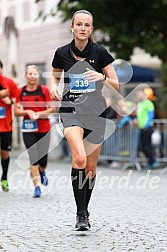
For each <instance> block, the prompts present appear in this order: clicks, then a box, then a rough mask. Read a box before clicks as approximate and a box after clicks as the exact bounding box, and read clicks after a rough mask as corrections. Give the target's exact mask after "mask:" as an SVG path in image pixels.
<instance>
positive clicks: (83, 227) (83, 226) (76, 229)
mask: <svg viewBox="0 0 167 252" xmlns="http://www.w3.org/2000/svg"><path fill="white" fill-rule="evenodd" d="M88 230H89V227H88V226H87V225H85V224H83V225H82V224H81V225H80V226H79V227H75V231H88Z"/></svg>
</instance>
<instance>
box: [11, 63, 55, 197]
mask: <svg viewBox="0 0 167 252" xmlns="http://www.w3.org/2000/svg"><path fill="white" fill-rule="evenodd" d="M39 76H40V72H39V68H38V67H37V66H36V65H30V66H27V68H26V75H25V77H26V81H27V84H26V85H25V86H24V87H21V88H19V91H18V95H17V98H16V104H15V108H14V112H15V115H16V116H23V125H22V132H23V141H24V144H25V147H26V149H27V150H28V154H29V159H30V175H31V178H32V180H33V183H34V187H35V189H34V197H40V196H41V187H40V180H41V184H43V185H44V186H47V184H48V178H47V176H46V174H45V169H46V166H47V159H48V149H49V143H50V133H49V131H50V121H49V117H48V116H49V115H50V114H51V113H53V112H55V107H54V103H53V101H51V99H50V94H49V90H48V87H47V86H45V85H39Z"/></svg>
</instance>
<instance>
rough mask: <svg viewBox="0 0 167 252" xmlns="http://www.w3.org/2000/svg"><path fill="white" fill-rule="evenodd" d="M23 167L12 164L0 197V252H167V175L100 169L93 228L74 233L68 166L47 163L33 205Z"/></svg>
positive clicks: (157, 172) (72, 202)
mask: <svg viewBox="0 0 167 252" xmlns="http://www.w3.org/2000/svg"><path fill="white" fill-rule="evenodd" d="M15 157H16V156H15ZM22 161H23V163H22V167H19V166H18V165H17V164H16V163H15V158H14V157H13V158H12V160H11V163H10V173H9V178H10V187H11V188H10V191H9V192H8V193H4V192H2V191H0V251H3V252H6V251H7V252H15V251H16V252H23V251H25V252H30V251H34V252H35V251H38V252H46V251H49V252H52V251H53V252H54V251H55V252H59V251H61V252H64V251H67V252H70V251H74V252H75V251H76V252H80V251H83V252H90V251H99V252H103V251H107V252H108V251H113V252H122V251H137V252H145V251H150V252H154V251H155V252H161V251H162V252H163V251H167V239H166V237H167V235H166V234H167V172H162V170H156V171H152V172H151V173H149V172H146V171H141V172H137V171H121V170H120V169H109V168H105V167H100V166H99V167H98V172H97V181H96V187H95V190H94V192H93V197H92V201H91V204H90V211H91V216H90V217H91V223H92V228H91V230H89V231H88V232H75V231H73V228H74V224H75V211H76V210H75V203H74V199H73V195H72V188H71V182H70V169H71V168H70V163H67V164H65V163H63V162H60V163H58V162H56V163H54V162H49V166H48V170H47V172H48V176H49V177H50V183H49V186H48V187H47V188H45V187H42V191H43V194H42V197H41V198H40V199H34V198H32V194H33V186H32V183H31V181H30V178H29V173H28V172H27V168H26V162H25V160H24V159H23V160H22ZM24 163H25V166H24ZM0 190H1V189H0Z"/></svg>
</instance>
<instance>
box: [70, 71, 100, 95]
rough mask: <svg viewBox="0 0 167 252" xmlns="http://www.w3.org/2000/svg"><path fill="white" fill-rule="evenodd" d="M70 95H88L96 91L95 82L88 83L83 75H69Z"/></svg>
mask: <svg viewBox="0 0 167 252" xmlns="http://www.w3.org/2000/svg"><path fill="white" fill-rule="evenodd" d="M69 79H70V92H71V93H90V92H94V91H95V90H96V84H95V82H90V81H88V80H86V79H85V78H84V77H83V74H69Z"/></svg>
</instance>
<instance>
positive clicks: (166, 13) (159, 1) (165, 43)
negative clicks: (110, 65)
mask: <svg viewBox="0 0 167 252" xmlns="http://www.w3.org/2000/svg"><path fill="white" fill-rule="evenodd" d="M39 1H41V0H36V2H39ZM79 9H86V10H88V11H90V12H91V13H92V14H93V17H94V30H95V31H100V34H102V36H99V40H98V41H97V42H98V43H103V44H104V45H106V46H108V47H109V49H110V51H114V52H116V56H117V58H122V59H125V60H129V59H130V56H131V55H132V53H133V49H134V47H140V48H142V49H144V50H145V51H146V52H148V53H149V54H150V55H152V56H158V57H159V58H160V59H161V60H162V77H163V82H164V87H166V89H167V72H166V69H167V0H126V1H122V0H92V1H90V0H78V1H76V0H75V1H73V0H59V3H58V11H62V17H63V20H68V19H71V17H72V15H73V13H74V12H75V11H76V10H79ZM52 14H53V12H52ZM55 14H56V13H55Z"/></svg>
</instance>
